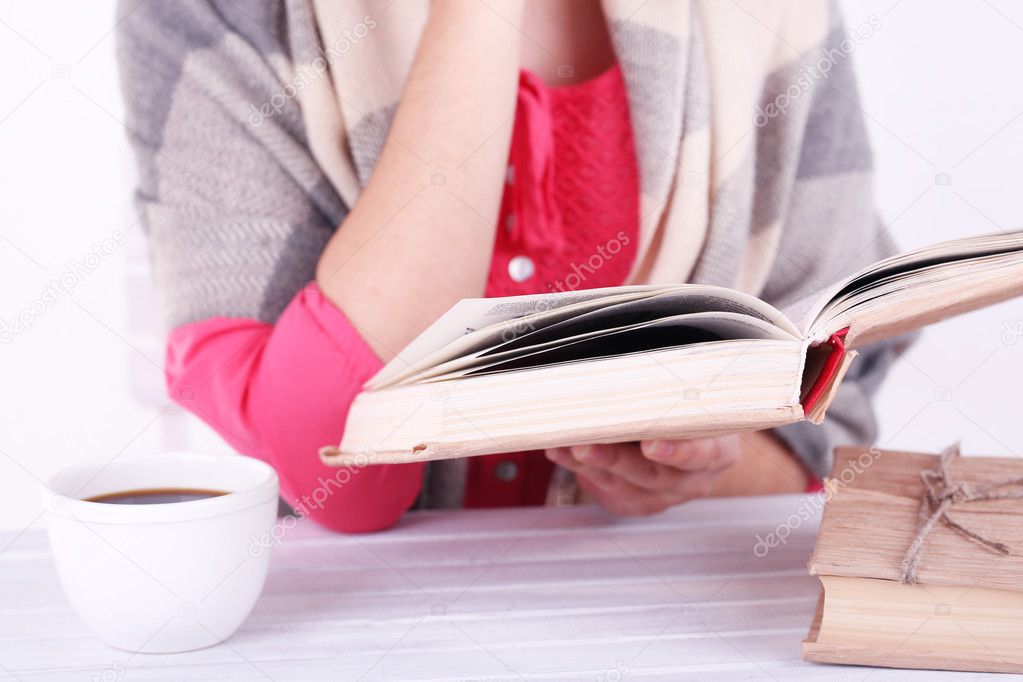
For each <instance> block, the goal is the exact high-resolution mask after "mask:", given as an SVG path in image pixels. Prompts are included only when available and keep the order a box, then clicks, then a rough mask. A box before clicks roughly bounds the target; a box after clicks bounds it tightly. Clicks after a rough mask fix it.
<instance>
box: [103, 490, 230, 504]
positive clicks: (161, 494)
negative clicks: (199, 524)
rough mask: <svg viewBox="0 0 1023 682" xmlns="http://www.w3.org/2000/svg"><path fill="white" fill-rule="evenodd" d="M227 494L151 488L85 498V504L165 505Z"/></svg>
mask: <svg viewBox="0 0 1023 682" xmlns="http://www.w3.org/2000/svg"><path fill="white" fill-rule="evenodd" d="M226 494H227V493H226V492H224V491H222V490H200V489H198V488H152V489H148V490H125V491H124V492H119V493H106V494H104V495H96V496H94V497H87V498H85V501H86V502H103V503H106V504H167V503H168V502H192V501H194V500H205V499H207V498H210V497H220V496H221V495H226Z"/></svg>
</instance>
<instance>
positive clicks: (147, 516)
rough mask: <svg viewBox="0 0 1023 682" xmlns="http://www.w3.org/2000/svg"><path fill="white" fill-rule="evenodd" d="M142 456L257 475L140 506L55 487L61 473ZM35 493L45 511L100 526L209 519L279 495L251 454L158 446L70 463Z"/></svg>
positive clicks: (272, 477)
mask: <svg viewBox="0 0 1023 682" xmlns="http://www.w3.org/2000/svg"><path fill="white" fill-rule="evenodd" d="M146 460H160V461H161V462H164V461H167V460H173V461H174V462H181V463H189V462H191V463H193V464H195V465H196V466H201V465H204V464H211V463H213V464H217V465H218V466H229V467H234V468H236V469H238V470H239V471H247V472H254V473H255V474H256V476H257V480H256V482H255V483H253V484H251V485H247V486H245V487H241V488H238V489H236V490H230V491H227V492H226V493H225V494H224V495H218V496H216V497H208V498H203V499H199V500H188V501H184V502H162V503H156V504H140V505H118V504H105V503H102V502H90V501H89V500H85V499H82V498H80V497H75V496H73V495H68V494H67V493H64V492H61V491H60V490H58V488H59V487H60V486H59V481H60V479H62V478H65V477H74V476H76V475H78V476H87V475H89V474H90V473H92V474H93V475H94V476H98V475H99V474H100V473H102V472H104V471H110V470H113V469H115V468H116V467H118V466H125V465H129V466H133V465H134V466H137V465H139V464H144V463H145V462H146ZM154 487H159V483H156V482H154ZM40 492H41V494H42V497H43V506H44V508H45V509H46V512H47V513H48V514H52V515H55V516H59V517H63V518H70V519H74V520H77V521H81V522H88V523H98V524H103V525H138V524H162V523H180V522H182V521H194V520H200V519H208V518H215V517H218V516H224V515H227V514H235V513H238V512H241V511H245V510H247V509H251V508H252V507H257V506H261V505H264V504H266V503H267V502H269V501H271V500H273V501H274V502H276V500H277V498H278V494H279V482H278V477H277V472H276V471H274V468H273V467H271V466H270V465H269V464H266V463H265V462H261V461H259V460H257V459H254V458H252V457H246V456H243V455H224V454H212V453H202V452H186V451H163V452H157V453H152V454H146V455H134V456H131V457H125V458H124V459H123V460H116V459H115V460H114V461H110V460H92V461H87V462H79V463H77V464H72V465H70V466H67V467H64V468H63V469H60V470H59V471H57V472H55V473H54V474H52V475H51V476H49V477H48V478H47V479H46V481H45V482H44V484H43V485H42V486H41V489H40Z"/></svg>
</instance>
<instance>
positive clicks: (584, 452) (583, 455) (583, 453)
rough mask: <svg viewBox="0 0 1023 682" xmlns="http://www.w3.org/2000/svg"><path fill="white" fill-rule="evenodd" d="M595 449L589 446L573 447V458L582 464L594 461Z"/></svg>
mask: <svg viewBox="0 0 1023 682" xmlns="http://www.w3.org/2000/svg"><path fill="white" fill-rule="evenodd" d="M593 453H594V449H593V447H591V446H589V445H575V446H573V447H572V456H573V457H575V458H576V459H577V460H579V461H580V462H585V461H587V460H591V459H593Z"/></svg>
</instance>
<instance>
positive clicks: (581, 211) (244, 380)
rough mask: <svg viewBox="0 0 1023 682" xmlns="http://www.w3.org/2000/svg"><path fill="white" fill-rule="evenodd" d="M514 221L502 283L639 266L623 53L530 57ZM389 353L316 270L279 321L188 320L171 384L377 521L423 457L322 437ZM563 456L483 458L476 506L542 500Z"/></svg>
mask: <svg viewBox="0 0 1023 682" xmlns="http://www.w3.org/2000/svg"><path fill="white" fill-rule="evenodd" d="M499 221H500V222H499V226H498V233H497V238H496V244H495V247H494V255H493V260H492V262H491V269H490V274H489V277H488V282H487V287H486V295H487V296H505V295H513V294H529V293H540V292H547V291H571V290H576V289H587V288H593V287H602V286H613V285H618V284H621V283H622V282H623V281H624V280H625V278H626V277H627V276H628V273H629V271H630V268H631V266H632V263H633V261H634V259H635V249H636V241H637V233H638V225H639V175H638V170H637V167H636V158H635V150H634V145H633V138H632V129H631V124H630V119H629V105H628V98H627V92H626V88H625V82H624V80H623V78H622V73H621V71H620V70H619V68H618V67H617V66H615V67H612V68H611V69H609V70H608V71H606V72H604V73H603V74H601V75H600V76H597V77H596V78H594V79H592V80H590V81H587V82H584V83H581V84H578V85H572V86H567V87H561V88H549V87H547V86H546V85H545V84H544V83H543V82H542V81H541V80H540V79H539V78H538V77H537V76H535V75H533V74H531V73H529V72H526V71H523V72H522V74H521V78H520V84H519V96H518V104H517V109H516V117H515V128H514V130H513V133H512V144H511V151H510V163H509V166H508V176H507V182H506V186H505V192H504V197H503V201H502V205H501V210H500V218H499ZM342 229H343V228H342ZM380 366H381V363H380V360H379V359H378V358H377V357H376V356H375V355H374V354H373V352H372V350H371V349H370V348H369V346H368V345H367V344H366V343H365V341H364V340H363V339H362V338H361V337H359V335H358V332H357V331H356V330H355V329H354V327H353V326H352V325H351V323H350V322H349V321H348V320H347V318H346V317H345V316H344V314H343V313H342V312H341V311H340V310H338V309H337V308H336V307H334V306H333V305H332V304H331V303H330V302H329V301H328V300H326V298H325V297H324V296H323V295H322V293H321V292H320V291H319V289H318V287H316V285H315V284H310V285H308V286H307V287H305V288H304V289H303V290H302V291H301V292H299V294H297V295H296V297H295V299H294V300H293V301H292V302H291V303H290V304H289V305H288V307H287V309H286V310H285V311H284V313H283V314H282V315H281V317H280V318H279V319H278V321H277V323H276V324H274V325H269V324H265V323H262V322H259V321H256V320H246V319H238V318H223V317H219V318H212V319H209V320H204V321H202V322H197V323H195V324H189V325H184V326H182V327H179V328H177V329H174V330H173V331H172V332H171V334H170V336H169V339H168V346H167V362H166V373H167V385H168V391H169V393H170V395H171V397H172V398H174V399H175V400H176V401H178V402H179V403H181V404H182V405H183V406H185V407H186V408H188V409H189V410H191V411H192V412H194V413H195V414H196V415H198V416H199V417H200V418H202V419H203V420H204V421H206V422H207V423H208V424H209V425H210V426H211V427H213V428H214V429H216V430H217V431H218V433H220V434H221V435H222V436H223V437H224V438H225V439H226V440H227V441H228V442H229V443H231V445H233V446H234V447H235V448H236V449H238V450H239V451H240V452H242V453H243V454H246V455H249V456H253V457H258V458H260V459H262V460H264V461H266V462H269V463H270V464H272V465H273V466H274V467H275V468H276V470H277V472H278V474H279V475H280V478H281V492H282V495H283V496H284V497H285V499H287V500H288V502H289V503H290V504H292V506H294V507H295V508H296V509H297V510H298V511H299V512H300V513H302V514H303V515H306V516H309V517H311V518H313V519H314V520H316V521H318V522H320V523H322V524H324V525H327V526H330V527H333V528H336V529H339V530H345V531H368V530H379V529H381V528H385V527H387V526H388V525H390V524H392V523H394V522H395V521H396V520H397V519H398V518H399V517H400V516H401V514H402V513H403V512H404V511H405V510H406V509H407V508H408V507H409V505H411V504H412V502H413V501H414V500H415V497H416V495H417V494H418V493H419V490H420V488H421V486H422V474H423V465H422V463H416V464H402V465H380V466H372V467H365V468H363V469H361V470H358V471H355V472H354V473H352V472H347V471H339V470H337V469H332V468H330V467H326V466H325V465H323V464H322V463H320V462H319V459H318V458H317V456H316V450H317V449H318V448H319V447H320V446H322V445H325V444H327V443H337V442H339V441H340V440H341V435H342V430H343V425H344V422H345V418H346V416H347V414H348V409H349V407H350V405H351V402H352V400H353V399H354V398H355V395H356V394H357V393H358V392H359V389H360V387H361V386H362V384H363V383H364V382H365V381H366V380H367V379H369V377H371V376H372V375H373V374H374V373H375V372H376V371H378V370H379V369H380ZM552 468H553V467H552V465H551V464H550V462H549V461H548V460H547V459H546V458H545V457H544V456H543V455H542V453H539V452H535V451H534V452H524V453H513V454H502V455H492V456H484V457H475V458H471V459H470V460H469V470H468V479H467V482H466V489H465V497H464V502H465V506H468V507H481V506H508V505H524V504H541V503H543V501H544V497H545V494H546V489H547V485H548V482H549V480H550V475H551V471H552ZM342 479H343V480H342Z"/></svg>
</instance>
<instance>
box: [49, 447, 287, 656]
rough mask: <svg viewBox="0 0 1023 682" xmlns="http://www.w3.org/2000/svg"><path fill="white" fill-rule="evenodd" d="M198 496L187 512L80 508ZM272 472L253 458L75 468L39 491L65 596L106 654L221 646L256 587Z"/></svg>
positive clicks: (262, 569) (185, 457) (167, 458)
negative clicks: (163, 492)
mask: <svg viewBox="0 0 1023 682" xmlns="http://www.w3.org/2000/svg"><path fill="white" fill-rule="evenodd" d="M171 488H179V489H200V490H212V491H223V492H225V493H227V494H224V495H219V496H215V497H207V498H205V499H198V500H192V501H187V502H167V503H161V504H132V505H127V504H109V503H104V502H89V501H86V498H92V497H96V496H100V495H107V494H111V493H119V492H127V491H137V490H153V489H171ZM277 495H278V482H277V474H276V473H274V470H273V469H272V468H271V467H269V466H267V465H266V464H264V463H262V462H259V461H257V460H254V459H250V458H247V457H241V456H230V455H201V454H193V453H176V452H168V453H162V454H158V455H146V456H139V457H131V458H128V457H125V458H122V459H116V460H114V461H112V462H98V463H93V464H79V465H75V466H72V467H70V468H67V469H64V470H63V471H61V472H59V473H57V474H56V475H54V476H53V477H52V478H51V479H50V481H49V484H48V486H46V487H44V488H43V492H42V497H43V505H44V507H45V508H46V517H47V518H46V525H47V530H48V533H49V537H50V547H51V548H52V550H53V556H54V559H55V561H56V563H57V572H58V574H59V575H60V581H61V584H62V585H63V587H64V592H65V593H67V596H68V598H69V599H70V601H71V604H72V606H73V607H74V609H75V611H77V612H78V615H79V616H80V617H81V618H82V620H84V621H85V623H86V625H88V627H89V628H90V629H91V630H92V631H93V632H94V633H95V634H96V635H97V636H98V637H99V638H100V639H102V640H103V641H105V642H106V643H107V644H109V645H110V646H113V647H116V648H118V649H124V650H126V651H138V652H147V653H167V652H174V651H190V650H192V649H201V648H203V647H207V646H211V645H213V644H216V643H218V642H221V641H223V640H225V639H227V638H228V637H230V636H231V635H232V634H233V633H234V631H235V630H236V629H237V628H238V626H239V625H241V623H242V621H243V620H245V618H246V616H248V614H249V612H250V611H251V610H252V607H253V606H254V605H255V603H256V599H257V598H258V597H259V593H260V591H261V590H262V589H263V582H264V581H265V579H266V572H267V567H268V566H269V562H270V554H269V550H268V546H267V544H266V543H257V542H254V540H253V538H257V539H258V538H261V537H265V536H266V535H267V534H268V533H270V532H271V529H272V527H273V524H274V521H275V518H276V512H277Z"/></svg>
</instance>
